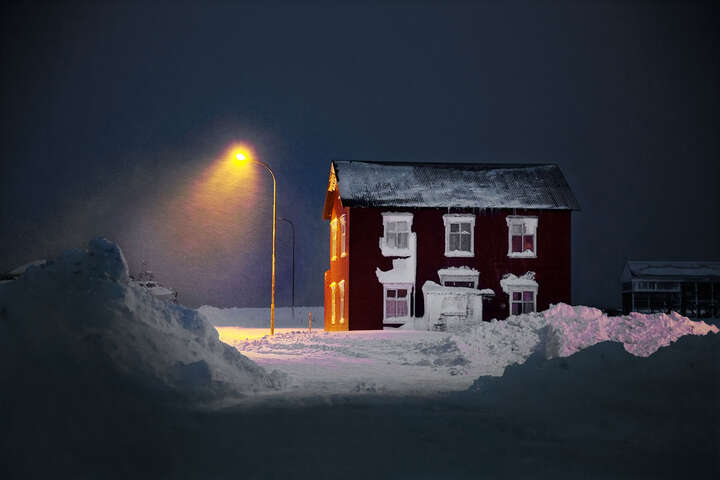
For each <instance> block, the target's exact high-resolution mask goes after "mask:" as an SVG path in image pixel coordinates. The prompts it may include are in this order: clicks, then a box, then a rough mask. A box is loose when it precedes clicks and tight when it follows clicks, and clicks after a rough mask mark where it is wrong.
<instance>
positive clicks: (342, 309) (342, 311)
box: [338, 280, 345, 323]
mask: <svg viewBox="0 0 720 480" xmlns="http://www.w3.org/2000/svg"><path fill="white" fill-rule="evenodd" d="M338 287H340V289H339V295H340V323H345V280H340V283H338Z"/></svg>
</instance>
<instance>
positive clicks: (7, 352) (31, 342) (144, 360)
mask: <svg viewBox="0 0 720 480" xmlns="http://www.w3.org/2000/svg"><path fill="white" fill-rule="evenodd" d="M0 312H1V313H2V314H1V315H0V349H2V356H3V357H5V361H10V362H13V364H15V365H18V366H20V368H23V367H22V366H23V365H25V364H28V365H29V364H33V365H34V366H37V364H38V362H41V363H42V364H45V363H46V364H47V365H52V364H53V362H56V361H59V360H58V359H64V360H65V361H67V364H68V365H106V366H107V367H108V368H109V369H110V370H109V371H112V372H115V373H116V374H119V375H120V376H121V377H122V378H123V379H127V378H132V379H135V380H139V381H140V382H141V383H142V384H143V385H145V386H146V387H149V388H151V389H155V390H157V391H161V392H169V393H172V394H178V395H180V396H181V397H183V398H196V399H204V400H210V399H213V398H217V397H218V396H222V395H242V394H244V393H248V392H253V391H259V390H265V389H273V388H279V387H281V386H283V384H284V383H285V381H286V380H285V376H284V375H283V374H280V373H278V372H272V373H270V374H268V373H267V372H266V371H265V370H264V369H263V368H261V367H260V366H258V365H257V364H255V363H254V362H253V361H251V360H250V359H248V358H247V357H245V356H243V355H242V354H240V353H239V352H238V351H237V350H235V349H234V348H232V347H230V346H228V345H225V344H224V343H222V342H220V340H219V338H218V333H217V331H216V330H215V328H214V327H213V326H212V325H211V324H210V323H209V322H207V320H206V319H205V318H204V317H203V316H201V315H199V314H198V313H197V312H196V311H194V310H190V309H187V308H184V307H182V306H180V305H174V304H170V303H167V302H165V301H162V300H160V299H157V298H155V297H154V296H153V295H152V294H151V293H150V292H148V291H147V290H146V289H144V288H141V287H138V286H134V285H132V284H131V283H130V282H129V277H128V269H127V264H126V262H125V258H124V257H123V254H122V251H121V250H120V248H119V247H118V246H117V245H115V244H114V243H112V242H110V241H108V240H106V239H104V238H98V239H95V240H92V241H90V242H89V244H88V249H87V250H72V251H69V252H66V253H65V254H64V255H63V256H62V257H60V258H58V259H55V260H51V261H48V262H47V263H46V264H44V265H40V266H30V267H29V268H28V269H27V271H26V272H25V273H24V274H23V275H22V276H21V277H19V278H18V279H17V280H14V281H11V282H6V283H3V284H2V285H0ZM8 357H9V358H8ZM43 362H45V363H43ZM41 370H42V369H41ZM61 374H62V375H67V377H68V378H72V376H73V374H74V371H73V370H72V369H69V368H68V369H66V370H63V371H62V373H61Z"/></svg>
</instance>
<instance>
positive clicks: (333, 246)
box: [330, 218, 338, 260]
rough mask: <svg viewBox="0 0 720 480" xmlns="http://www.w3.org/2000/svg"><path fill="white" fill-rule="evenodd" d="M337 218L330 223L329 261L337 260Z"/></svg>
mask: <svg viewBox="0 0 720 480" xmlns="http://www.w3.org/2000/svg"><path fill="white" fill-rule="evenodd" d="M337 224H338V220H337V218H333V219H332V220H331V221H330V260H337V228H338V226H337Z"/></svg>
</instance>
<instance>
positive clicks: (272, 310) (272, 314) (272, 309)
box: [235, 153, 277, 335]
mask: <svg viewBox="0 0 720 480" xmlns="http://www.w3.org/2000/svg"><path fill="white" fill-rule="evenodd" d="M235 158H237V159H238V160H239V161H241V162H245V161H248V160H251V161H253V162H255V163H258V164H260V165H262V166H263V168H264V169H265V170H267V171H268V173H269V174H270V176H271V177H272V180H273V223H272V289H271V291H270V335H275V224H276V220H275V204H276V203H277V184H276V182H275V174H274V173H273V171H272V170H271V169H270V167H269V166H268V164H267V163H265V162H262V161H260V160H257V159H255V158H248V157H247V156H245V155H244V154H242V153H238V154H236V155H235Z"/></svg>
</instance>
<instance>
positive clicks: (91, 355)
mask: <svg viewBox="0 0 720 480" xmlns="http://www.w3.org/2000/svg"><path fill="white" fill-rule="evenodd" d="M315 313H316V312H314V313H313V316H315ZM266 315H267V313H266V312H262V311H257V310H253V311H245V312H244V311H243V310H241V309H239V310H238V309H235V310H227V311H224V310H217V309H212V308H208V307H206V308H203V309H201V312H198V311H195V310H190V309H186V308H184V307H182V306H179V305H172V304H169V303H167V302H163V301H161V300H159V299H157V298H155V297H153V296H152V295H151V294H150V293H149V292H148V291H147V289H144V288H140V287H133V286H132V285H130V284H129V282H128V278H127V267H126V265H125V261H124V259H123V256H122V253H121V251H120V249H119V248H118V247H117V246H116V245H114V244H112V243H111V242H108V241H107V240H104V239H97V240H94V241H92V242H90V244H89V245H88V248H87V249H86V250H74V251H71V252H67V253H66V254H65V255H63V256H62V257H60V258H57V259H54V260H51V261H48V262H47V263H46V264H44V265H35V266H32V267H30V268H28V270H27V271H26V272H24V273H23V274H22V275H21V276H20V277H19V278H17V279H15V280H9V281H7V282H3V283H2V284H0V385H1V386H2V388H1V389H0V478H3V479H4V478H103V479H126V478H152V479H156V478H189V479H195V478H217V479H225V478H238V477H242V478H310V479H313V480H317V479H320V478H343V479H366V478H382V479H385V478H387V479H396V478H408V479H409V478H412V479H415V478H450V479H454V478H463V479H475V478H492V479H495V478H552V479H553V480H560V479H566V478H567V479H573V480H574V479H576V478H592V479H606V478H648V479H650V478H652V479H658V478H668V479H671V478H672V479H674V478H717V472H718V467H719V466H720V464H719V463H718V461H719V460H718V459H720V455H718V453H719V452H718V436H717V432H718V428H719V424H718V418H719V417H718V405H719V404H720V398H718V393H719V392H720V390H719V389H718V382H719V379H720V356H719V355H718V352H720V335H717V333H711V332H717V329H716V328H715V327H710V326H708V325H705V324H703V323H700V322H691V321H689V320H688V319H686V318H683V317H680V316H678V315H671V316H666V315H652V316H643V315H631V316H628V317H610V318H608V317H606V316H604V315H602V314H601V313H600V312H599V311H597V310H595V309H590V308H586V307H571V306H568V305H556V306H554V307H553V308H551V309H550V310H548V311H546V312H541V313H537V314H531V315H522V316H518V317H514V318H511V319H508V320H506V321H501V322H490V323H482V322H477V323H472V324H468V325H466V326H465V327H463V328H461V329H459V330H455V331H451V332H447V333H438V332H425V331H411V330H387V331H378V332H350V333H325V332H324V331H321V330H314V331H313V332H312V333H311V332H309V331H304V330H302V329H299V328H298V327H297V326H294V325H288V324H287V319H288V318H289V316H288V315H286V314H285V313H283V310H282V309H279V311H278V327H279V330H278V333H277V335H275V336H273V337H269V336H267V333H268V330H267V327H266V326H265V327H264V328H259V325H263V322H262V318H263V316H265V318H267V316H266ZM321 316H322V315H321V312H319V311H318V312H317V317H318V319H319V318H321ZM208 318H212V319H213V321H215V322H217V323H221V321H222V322H223V323H224V324H225V325H226V327H219V330H220V332H221V334H222V339H224V340H226V341H227V342H229V343H231V344H232V345H234V346H235V347H237V349H236V348H233V347H231V346H229V345H227V344H224V343H222V342H221V341H220V340H219V338H218V333H217V330H216V329H215V328H213V326H212V325H211V323H210V322H209V321H208ZM228 325H230V326H228ZM233 325H234V326H233ZM319 325H320V322H318V326H319ZM668 345H669V346H668ZM628 352H630V353H628ZM548 357H554V358H551V359H549V360H548ZM266 367H271V368H273V369H274V368H277V370H279V371H274V373H273V372H270V371H269V370H268V369H267V368H266ZM499 375H502V376H499ZM267 392H271V393H267ZM243 398H244V399H245V400H243ZM198 399H200V400H201V402H198ZM222 399H230V401H225V402H222V403H220V405H223V406H227V408H217V407H218V402H219V400H222ZM247 399H250V400H249V401H248V400H247ZM208 401H211V402H212V406H213V407H214V408H207V406H208ZM366 452H370V453H366Z"/></svg>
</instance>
